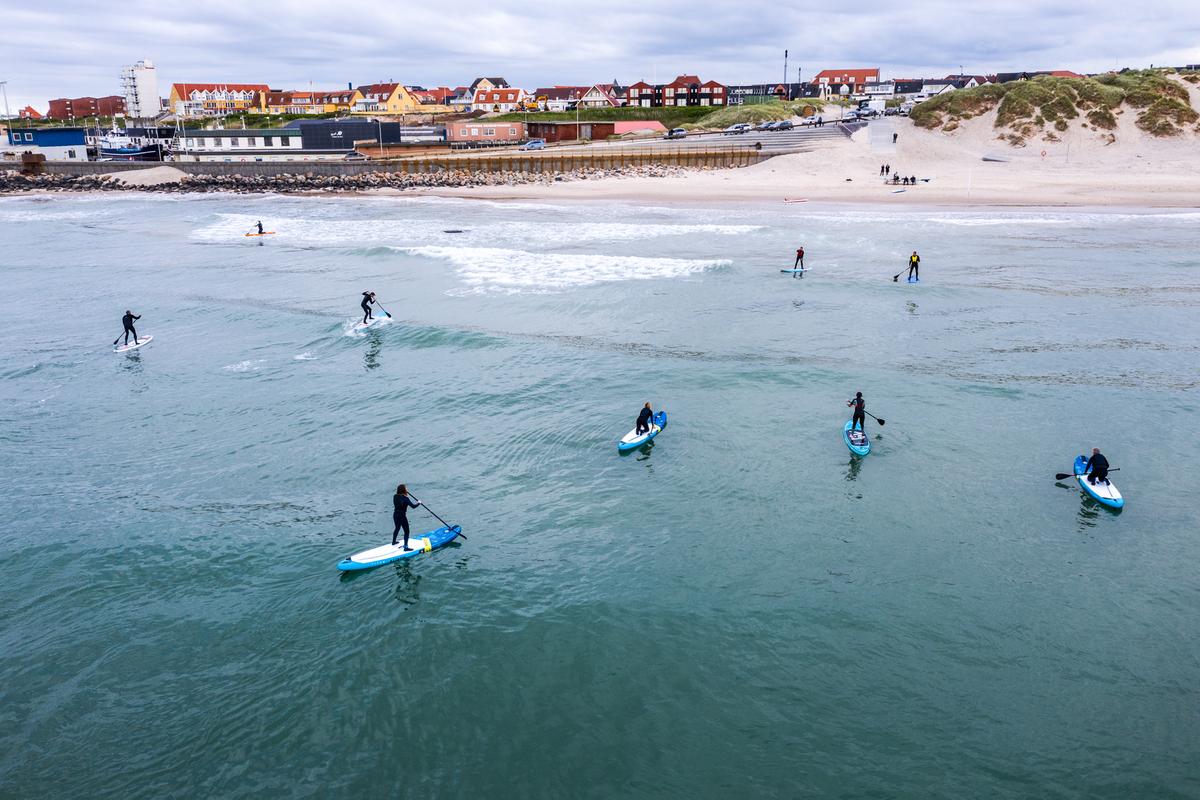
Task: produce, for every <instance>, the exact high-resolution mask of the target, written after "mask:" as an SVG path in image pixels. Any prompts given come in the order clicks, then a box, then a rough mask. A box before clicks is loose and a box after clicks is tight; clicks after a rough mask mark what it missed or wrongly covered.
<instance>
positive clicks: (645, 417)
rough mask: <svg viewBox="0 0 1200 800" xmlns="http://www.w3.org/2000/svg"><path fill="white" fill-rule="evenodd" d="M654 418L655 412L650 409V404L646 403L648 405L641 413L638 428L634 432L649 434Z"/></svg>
mask: <svg viewBox="0 0 1200 800" xmlns="http://www.w3.org/2000/svg"><path fill="white" fill-rule="evenodd" d="M653 418H654V411H653V409H651V408H650V404H649V403H646V405H645V406H644V407H643V408H642V411H641V413H639V414H638V418H637V427H635V428H634V432H635V433H637V434H643V433H649V432H650V420H652V419H653Z"/></svg>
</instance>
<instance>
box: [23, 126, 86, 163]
mask: <svg viewBox="0 0 1200 800" xmlns="http://www.w3.org/2000/svg"><path fill="white" fill-rule="evenodd" d="M7 138H8V150H9V151H10V152H12V153H14V154H16V155H17V156H18V157H19V156H20V154H21V153H40V154H41V155H44V156H45V157H46V160H47V161H87V160H88V153H87V134H86V131H85V129H83V128H9V130H8V137H7Z"/></svg>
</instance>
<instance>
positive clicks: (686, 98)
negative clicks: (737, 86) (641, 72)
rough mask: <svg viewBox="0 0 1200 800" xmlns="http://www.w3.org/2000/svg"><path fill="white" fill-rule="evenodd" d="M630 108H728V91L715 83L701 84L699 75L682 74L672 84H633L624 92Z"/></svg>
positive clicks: (706, 82) (722, 85)
mask: <svg viewBox="0 0 1200 800" xmlns="http://www.w3.org/2000/svg"><path fill="white" fill-rule="evenodd" d="M625 99H626V100H627V103H626V104H627V105H631V106H641V107H642V108H659V107H661V106H725V105H728V104H729V91H728V89H727V88H726V86H725V85H724V84H721V83H717V82H716V81H705V82H703V83H701V81H700V78H699V76H696V75H680V76H678V77H677V78H675V80H673V81H671V82H670V83H664V84H658V85H656V86H655V85H651V84H649V83H646V82H645V81H638V82H637V83H634V84H631V85H630V86H629V88H628V89H626V90H625Z"/></svg>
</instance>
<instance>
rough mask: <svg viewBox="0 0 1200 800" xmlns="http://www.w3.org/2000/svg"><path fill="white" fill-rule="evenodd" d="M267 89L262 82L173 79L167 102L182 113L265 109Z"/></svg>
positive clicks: (216, 113) (203, 114) (221, 113)
mask: <svg viewBox="0 0 1200 800" xmlns="http://www.w3.org/2000/svg"><path fill="white" fill-rule="evenodd" d="M270 91H271V87H269V86H267V85H266V84H265V83H174V84H171V96H170V100H169V103H168V105H169V106H170V109H171V111H172V112H174V113H175V114H178V115H179V116H181V117H223V116H227V115H229V114H240V113H243V112H246V111H249V112H257V113H265V112H266V110H267V93H268V92H270Z"/></svg>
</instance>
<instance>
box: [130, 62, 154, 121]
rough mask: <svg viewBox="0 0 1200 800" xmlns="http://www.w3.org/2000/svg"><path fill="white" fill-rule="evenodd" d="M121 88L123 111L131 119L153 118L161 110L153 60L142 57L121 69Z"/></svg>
mask: <svg viewBox="0 0 1200 800" xmlns="http://www.w3.org/2000/svg"><path fill="white" fill-rule="evenodd" d="M121 90H122V93H123V94H124V95H125V113H126V114H128V115H129V116H130V117H132V118H133V119H153V118H154V117H157V116H158V115H159V113H160V112H161V109H162V101H161V100H160V98H159V96H158V71H157V70H155V68H154V64H153V62H151V61H148V60H146V59H143V60H141V61H139V62H137V63H136V64H132V65H130V66H128V67H125V68H124V69H123V70H121Z"/></svg>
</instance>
